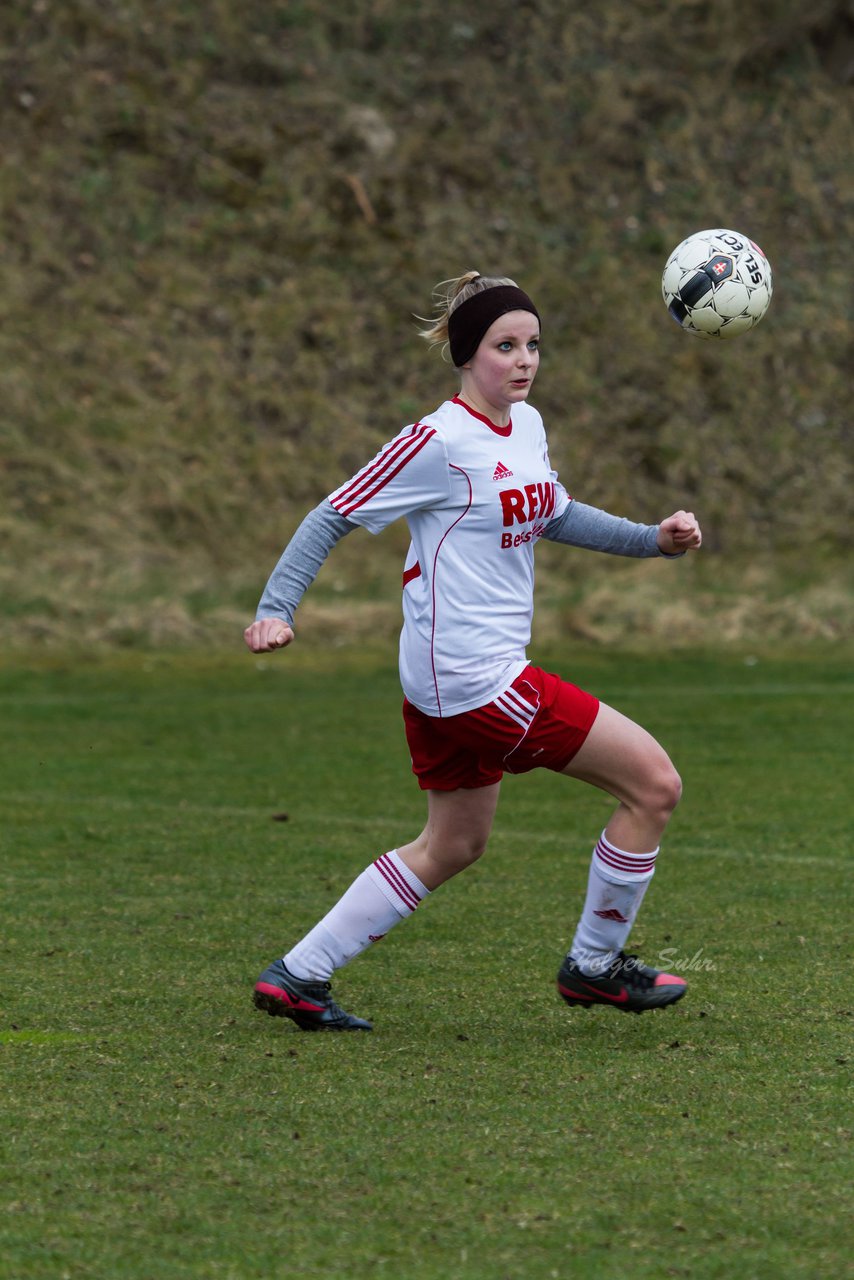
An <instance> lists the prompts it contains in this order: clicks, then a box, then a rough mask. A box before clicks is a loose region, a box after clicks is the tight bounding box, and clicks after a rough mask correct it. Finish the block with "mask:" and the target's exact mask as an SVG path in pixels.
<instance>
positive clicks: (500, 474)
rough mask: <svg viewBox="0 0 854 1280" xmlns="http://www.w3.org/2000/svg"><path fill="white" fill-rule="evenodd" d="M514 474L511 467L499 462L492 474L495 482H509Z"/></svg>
mask: <svg viewBox="0 0 854 1280" xmlns="http://www.w3.org/2000/svg"><path fill="white" fill-rule="evenodd" d="M512 474H513V472H512V471H511V470H510V468H509V467H505V465H504V463H503V462H499V463H498V466H497V467H496V468H495V470H494V471H493V473H492V478H493V480H509V479H510V477H511V476H512Z"/></svg>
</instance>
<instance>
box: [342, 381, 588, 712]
mask: <svg viewBox="0 0 854 1280" xmlns="http://www.w3.org/2000/svg"><path fill="white" fill-rule="evenodd" d="M329 501H330V502H331V503H332V505H333V507H334V508H335V509H336V511H338V512H339V514H340V515H342V516H346V517H347V519H348V520H352V521H353V522H354V523H355V524H359V525H363V526H364V528H366V529H368V530H370V532H371V533H379V532H380V531H381V530H382V529H384V528H385V527H386V525H388V524H391V522H392V521H393V520H396V519H398V517H400V516H403V517H405V519H406V521H407V523H408V525H409V531H410V534H411V537H412V542H411V545H410V548H409V552H408V554H407V557H406V562H405V566H404V573H403V616H404V624H403V631H402V633H401V638H400V679H401V684H402V685H403V691H404V693H405V694H406V696H407V698H408V699H409V701H410V702H411V703H413V704H414V705H415V706H416V707H418V708H419V709H420V710H421V711H423V712H424V713H425V714H426V715H430V716H453V715H459V714H460V713H461V712H463V711H471V710H473V709H474V708H475V707H481V706H484V705H485V704H486V703H488V702H491V701H492V699H493V698H495V697H496V696H497V695H498V694H500V693H503V692H504V690H505V689H507V688H508V687H509V685H510V684H511V683H512V682H513V681H514V680H515V679H516V677H517V675H519V673H520V672H521V671H522V670H524V668H525V666H526V664H527V658H526V656H525V650H526V648H527V645H528V644H529V642H530V639H531V618H532V614H533V603H534V545H535V543H536V542H537V540H538V538H539V537H540V536H541V534H542V532H543V530H544V528H545V527H546V525H547V524H548V523H549V521H551V520H553V519H555V517H557V516H560V515H562V514H563V512H564V511H565V510H566V507H567V505H568V503H569V497H568V495H567V493H566V490H565V489H564V488H563V486H562V485H561V484H560V483H559V482H558V479H557V473H556V472H554V471H552V469H551V465H550V463H549V457H548V447H547V444H546V435H545V431H544V429H543V422H542V419H541V417H540V415H539V413H537V411H536V409H534V408H532V407H531V406H530V405H527V404H518V405H514V407H513V415H512V420H511V422H510V424H509V425H508V426H506V427H498V426H496V425H495V424H494V423H492V422H490V421H489V419H488V418H485V417H483V415H482V414H479V413H475V411H474V410H473V409H470V408H469V407H468V406H467V405H465V404H464V403H463V401H462V400H460V399H459V398H458V397H454V399H453V400H446V401H445V403H444V404H442V405H440V406H439V408H438V409H437V410H436V412H435V413H431V414H430V415H429V416H428V417H426V418H423V419H422V420H421V421H420V422H417V423H415V424H414V425H413V426H410V427H406V428H405V429H404V430H403V431H401V432H400V434H399V435H397V436H395V438H394V439H393V440H391V441H390V442H389V443H388V444H387V445H384V447H383V448H382V449H381V450H380V451H379V453H378V454H377V456H376V457H375V458H374V459H373V461H372V462H370V463H368V465H367V466H366V467H363V468H362V470H361V471H359V472H358V473H357V475H355V476H354V477H353V479H352V480H349V481H348V482H347V484H344V485H342V486H341V488H340V489H336V490H335V492H334V493H331V494H330V495H329Z"/></svg>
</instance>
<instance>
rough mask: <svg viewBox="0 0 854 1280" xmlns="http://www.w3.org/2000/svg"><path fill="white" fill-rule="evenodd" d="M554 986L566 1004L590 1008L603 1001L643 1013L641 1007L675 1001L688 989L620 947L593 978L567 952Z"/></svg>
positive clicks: (672, 977)
mask: <svg viewBox="0 0 854 1280" xmlns="http://www.w3.org/2000/svg"><path fill="white" fill-rule="evenodd" d="M557 989H558V991H559V992H560V994H561V995H562V996H563V998H564V1000H565V1001H566V1003H567V1004H570V1005H584V1006H585V1007H587V1008H590V1006H591V1005H594V1004H605V1005H611V1007H612V1008H614V1009H622V1010H623V1012H624V1013H643V1011H644V1009H662V1008H663V1007H664V1006H665V1005H668V1004H675V1002H676V1001H677V1000H681V999H682V997H683V996H684V994H685V992H686V991H687V990H688V984H687V983H686V982H685V981H684V979H683V978H677V977H675V976H674V975H673V974H672V973H662V972H661V971H660V970H659V969H653V968H651V967H650V966H649V965H647V964H641V962H640V960H638V958H637V956H627V955H626V953H625V952H624V951H621V952H619V954H618V955H617V957H616V959H615V960H613V961H612V962H611V964H610V965H609V966H608V968H607V969H606V970H605V972H604V973H602V974H601V975H599V976H598V977H595V978H588V977H587V976H586V975H585V974H583V973H582V972H581V970H580V969H579V968H578V965H577V964H576V962H575V961H574V960H573V958H572V956H567V957H566V959H565V960H564V962H563V964H562V965H561V967H560V972H559V973H558V975H557Z"/></svg>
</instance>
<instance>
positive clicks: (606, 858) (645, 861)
mask: <svg viewBox="0 0 854 1280" xmlns="http://www.w3.org/2000/svg"><path fill="white" fill-rule="evenodd" d="M596 857H597V858H599V860H600V861H601V862H603V863H604V864H605V866H606V867H613V869H614V870H615V871H632V872H635V873H637V874H638V875H641V874H643V873H645V872H648V871H654V870H655V859H656V857H657V854H655V853H651V854H650V853H638V854H635V853H623V852H622V851H621V850H619V849H614V848H612V846H611V845H609V844H607V843H606V842H605V841H604V840H600V841H599V843H598V844H597V846H596Z"/></svg>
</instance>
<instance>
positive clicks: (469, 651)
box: [245, 271, 701, 1031]
mask: <svg viewBox="0 0 854 1280" xmlns="http://www.w3.org/2000/svg"><path fill="white" fill-rule="evenodd" d="M422 336H424V337H425V338H427V340H428V341H429V342H431V343H433V344H442V343H447V344H448V346H449V348H450V353H451V358H452V360H453V363H454V365H455V367H456V369H457V370H458V372H459V375H460V391H459V394H458V395H455V396H454V397H453V398H452V399H451V400H446V401H445V403H444V404H442V405H440V406H439V408H438V409H436V410H435V412H433V413H430V414H428V415H427V416H426V417H425V418H422V419H421V421H420V422H417V423H415V424H414V425H413V426H408V427H406V428H405V429H404V430H403V431H401V432H400V434H399V435H397V436H395V438H394V439H393V440H391V441H390V442H389V443H388V444H387V445H385V446H384V447H383V448H382V449H380V451H379V453H378V454H377V455H376V457H375V458H374V459H373V461H371V462H369V463H368V464H367V466H365V467H363V468H362V470H361V471H359V472H358V473H357V474H356V475H355V476H353V478H352V479H351V480H348V481H347V483H346V484H343V485H341V487H340V488H338V489H336V490H335V491H334V492H333V493H331V494H330V495H329V497H328V498H326V499H324V501H323V502H321V503H320V505H319V506H318V507H316V508H315V509H314V510H313V511H312V512H310V513H309V515H308V516H306V518H305V520H304V521H303V522H302V524H301V525H300V527H299V528H298V530H297V532H296V533H295V534H294V537H293V538H292V540H291V542H290V543H289V544H288V546H287V547H286V548H285V551H284V552H283V554H282V557H281V559H280V560H279V563H278V565H277V566H276V568H275V570H274V571H273V574H272V576H271V578H270V580H269V582H268V583H267V587H266V589H265V591H264V594H263V596H262V598H261V602H260V604H259V607H258V614H257V618H256V621H255V622H253V623H252V625H251V626H249V627H248V628H247V629H246V632H245V640H246V644H247V645H248V647H249V648H250V649H251V650H252V652H253V653H267V652H270V651H272V650H275V649H281V648H284V647H285V646H286V645H289V644H290V643H291V641H292V640H293V638H294V632H293V626H292V624H293V619H294V613H295V611H296V608H297V605H298V604H299V602H300V600H301V598H302V596H303V593H304V592H305V590H306V588H307V587H308V586H309V584H310V583H311V582H312V581H313V580H314V577H315V575H316V574H317V571H318V569H319V568H320V566H321V564H322V563H323V561H324V560H325V558H326V556H327V555H328V553H329V551H330V550H331V548H332V547H333V546H334V545H335V543H336V542H337V541H338V540H339V539H340V538H342V537H343V536H344V535H345V534H347V533H350V531H351V530H353V529H355V528H356V526H357V525H361V526H362V527H364V528H366V529H368V530H370V532H372V533H378V532H379V531H380V530H381V529H384V528H385V526H386V525H388V524H390V523H391V521H392V520H396V519H398V518H400V517H403V518H405V519H406V521H407V523H408V525H409V531H410V534H411V538H412V542H411V546H410V549H409V553H408V555H407V557H406V562H405V565H404V571H403V615H404V625H403V631H402V635H401V642H400V676H401V683H402V685H403V690H404V693H405V695H406V698H405V702H404V711H403V714H404V721H405V727H406V736H407V741H408V744H409V749H410V752H411V755H412V768H413V772H414V773H415V774H416V776H417V778H418V781H419V784H420V786H421V788H422V789H423V790H424V791H426V792H427V822H426V825H425V827H424V830H423V831H422V832H421V834H420V835H419V836H417V837H416V839H415V840H412V841H411V842H410V843H409V844H404V845H400V846H399V847H398V848H397V849H393V850H392V851H391V852H388V853H383V854H381V855H380V856H379V857H378V858H377V859H376V861H375V862H372V863H371V864H370V865H369V866H368V867H367V868H366V869H365V870H364V871H363V872H362V873H361V875H359V876H358V877H357V878H356V880H355V881H354V882H353V884H351V886H350V887H349V889H347V891H346V892H345V894H344V895H343V897H342V898H341V899H340V900H339V901H338V902H337V903H336V904H335V906H333V907H332V909H331V911H329V912H328V914H327V915H325V916H324V917H323V919H322V920H321V921H320V922H319V923H318V924H316V925H315V926H314V928H313V929H311V930H310V932H309V933H308V934H306V936H305V937H304V938H302V939H301V941H299V942H297V943H296V945H295V946H294V947H292V949H291V950H290V951H288V952H287V954H286V955H285V956H284V957H283V958H282V959H280V960H276V961H274V963H273V964H271V965H270V967H269V968H268V969H266V970H265V971H264V972H263V973H262V974H261V976H260V978H259V979H258V982H257V983H256V985H255V993H254V1001H255V1005H256V1006H257V1008H259V1009H261V1010H264V1011H266V1012H267V1013H270V1014H279V1015H283V1016H285V1017H288V1018H292V1019H293V1021H294V1022H295V1023H296V1024H297V1026H298V1027H300V1028H302V1029H303V1030H306V1031H315V1030H329V1031H356V1030H361V1031H369V1030H371V1024H370V1023H369V1022H366V1021H365V1020H364V1019H362V1018H357V1017H355V1016H354V1015H353V1014H350V1013H347V1012H345V1011H344V1010H343V1009H341V1008H340V1007H339V1006H338V1005H337V1004H336V1003H335V1001H334V1000H333V999H332V995H331V988H330V978H331V976H332V974H333V972H334V971H335V970H336V969H338V968H340V967H341V966H342V965H344V964H346V963H347V962H348V961H349V960H352V959H353V957H354V956H356V955H358V954H359V953H360V952H361V951H363V950H365V948H366V947H368V946H369V945H370V944H371V943H373V942H377V941H378V940H379V939H380V938H382V937H384V935H385V934H387V933H388V931H389V929H391V928H392V927H393V926H394V925H396V924H397V923H398V922H399V921H400V920H404V919H406V917H407V916H409V915H411V914H412V912H413V911H414V910H415V908H416V907H417V906H418V904H419V902H421V901H422V899H423V898H424V897H425V896H426V895H427V894H428V893H430V892H431V891H432V890H433V889H436V888H438V886H439V885H441V884H443V883H444V882H445V881H446V880H449V879H450V878H451V877H452V876H455V875H456V874H457V873H458V872H460V871H462V870H464V868H466V867H468V866H470V865H471V863H473V862H474V861H475V860H476V859H477V858H479V857H480V855H481V854H482V853H483V851H484V849H485V848H486V843H487V839H488V837H489V833H490V829H491V827H492V820H493V817H494V815H495V809H496V805H497V803H498V792H499V789H500V784H501V777H502V774H503V773H505V772H507V773H526V772H528V771H529V770H531V769H536V768H543V769H551V770H553V771H554V772H556V773H563V774H566V775H567V776H568V777H571V778H580V779H582V780H583V781H584V782H589V783H592V784H593V785H594V786H596V787H599V788H601V789H603V790H604V791H606V792H609V793H610V794H611V795H612V796H613V797H614V799H615V800H616V801H617V807H616V809H615V811H614V813H613V815H612V816H611V819H610V821H609V822H608V825H607V826H606V827H605V830H604V831H603V833H602V835H601V837H600V838H599V840H598V842H597V843H596V846H595V849H594V851H593V858H592V864H591V867H590V873H589V881H588V888H587V897H586V901H585V903H584V909H583V911H582V914H581V918H580V921H579V923H578V928H577V930H576V933H575V937H574V939H573V942H572V946H571V948H570V950H569V953H568V954H567V956H566V958H565V960H564V961H563V964H562V965H561V968H560V971H559V973H558V979H557V983H558V991H559V992H560V995H561V996H562V997H563V998H564V1000H566V1002H567V1003H568V1004H570V1005H583V1006H587V1007H589V1006H591V1005H594V1004H600V1005H610V1006H612V1007H613V1008H616V1009H622V1010H627V1011H628V1010H631V1011H634V1012H636V1013H641V1012H642V1011H643V1010H644V1009H652V1008H658V1007H660V1006H662V1005H667V1004H672V1003H673V1002H674V1001H675V1000H678V999H680V997H681V996H683V995H684V993H685V983H684V981H683V980H682V979H681V978H679V977H675V976H673V975H670V974H666V973H661V972H659V971H658V970H656V969H653V968H651V967H650V966H648V965H645V964H641V962H640V961H639V960H638V959H637V957H636V956H631V955H627V954H626V953H625V951H624V945H625V943H626V941H627V938H628V934H629V930H630V929H631V926H632V924H633V922H634V919H635V916H636V915H637V912H638V908H639V907H640V904H641V899H642V898H643V895H644V893H645V891H646V888H647V885H648V884H649V881H650V879H651V878H652V874H653V871H654V870H655V862H656V857H657V855H658V849H659V841H660V837H661V834H662V832H663V831H664V828H665V826H666V825H667V822H668V819H669V818H670V815H671V813H672V811H673V809H674V807H675V806H676V803H677V801H678V800H679V795H680V790H681V784H680V780H679V776H678V774H677V773H676V770H675V769H674V767H673V765H672V764H671V762H670V760H669V759H668V757H667V755H666V753H665V752H664V750H663V749H662V747H660V746H659V744H658V743H657V742H656V741H655V739H654V738H652V737H651V736H650V735H649V734H648V733H647V732H646V731H645V730H644V729H642V728H640V726H639V725H636V724H634V723H633V722H632V721H631V720H628V719H627V718H626V717H625V716H623V715H621V714H620V713H619V712H618V711H615V710H613V709H612V708H611V707H609V706H606V705H605V704H604V703H600V702H599V701H598V700H597V699H596V698H595V697H593V696H592V695H591V694H589V693H585V692H584V691H583V690H581V689H579V688H577V687H576V686H575V685H572V684H568V683H566V682H565V681H563V680H562V679H560V678H559V677H558V676H556V675H551V674H549V673H548V672H546V671H542V670H540V669H539V668H537V667H534V666H532V665H530V664H529V662H528V660H527V658H526V656H525V650H526V647H527V645H528V643H529V641H530V635H531V616H532V611H533V584H534V547H535V545H536V543H537V542H538V541H539V539H540V538H547V539H549V541H551V542H564V543H567V544H569V545H570V546H576V547H586V548H589V549H592V550H596V551H605V552H610V553H611V554H614V555H626V556H658V555H664V556H676V555H680V554H682V553H684V552H685V551H687V550H692V549H695V548H697V547H699V546H700V541H701V534H700V528H699V525H698V523H697V521H696V520H695V518H694V515H693V513H692V512H690V511H677V512H676V513H675V514H674V515H671V516H668V517H667V519H666V520H663V521H662V522H661V524H659V525H657V526H656V525H643V524H635V523H633V522H631V521H629V520H624V519H621V518H618V517H616V516H613V515H609V514H607V513H606V512H604V511H600V510H597V509H596V508H594V507H589V506H585V505H584V504H583V503H580V502H577V501H575V500H574V499H572V498H570V497H569V495H568V494H567V492H566V490H565V489H564V487H563V486H562V485H561V484H560V483H559V481H558V478H557V473H556V472H555V471H553V470H552V469H551V464H550V462H549V456H548V449H547V445H546V436H545V432H544V430H543V423H542V419H541V418H540V415H539V413H537V411H536V409H534V408H532V407H531V406H530V405H529V404H528V403H527V400H528V394H529V392H530V390H531V385H532V383H533V381H534V377H535V375H536V373H537V367H538V364H539V359H540V356H539V341H540V317H539V313H538V312H537V308H536V307H535V305H534V303H533V302H532V301H531V299H530V298H529V297H528V295H527V294H526V293H524V292H523V291H522V290H521V289H520V288H518V287H517V285H516V284H515V282H514V281H512V280H509V279H505V278H493V277H487V276H481V275H480V274H479V273H478V272H476V271H471V272H468V273H467V274H466V275H464V276H461V277H460V278H459V279H458V280H454V281H451V282H449V284H448V286H447V290H446V296H445V303H444V308H443V312H442V314H441V316H440V317H439V319H438V320H437V321H436V322H435V323H434V324H433V325H432V327H431V328H429V329H428V330H426V331H424V333H423V335H422Z"/></svg>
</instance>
